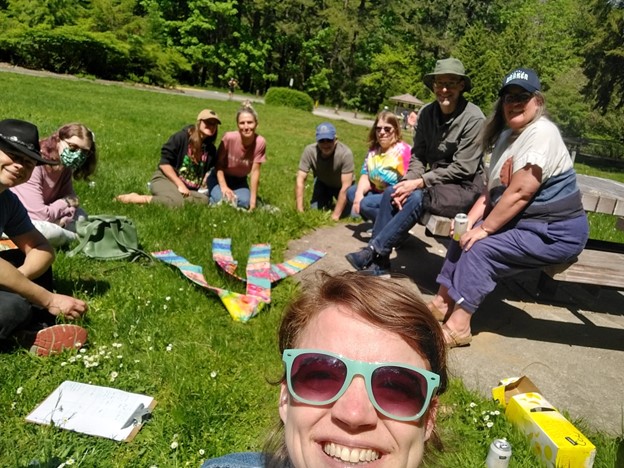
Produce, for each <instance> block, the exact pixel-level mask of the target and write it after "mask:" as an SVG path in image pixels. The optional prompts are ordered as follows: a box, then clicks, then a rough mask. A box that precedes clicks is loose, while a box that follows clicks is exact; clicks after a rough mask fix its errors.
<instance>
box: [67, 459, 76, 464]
mask: <svg viewBox="0 0 624 468" xmlns="http://www.w3.org/2000/svg"><path fill="white" fill-rule="evenodd" d="M74 463H76V460H74V459H73V458H70V459H68V460H67V461H66V462H65V464H66V465H73V464H74Z"/></svg>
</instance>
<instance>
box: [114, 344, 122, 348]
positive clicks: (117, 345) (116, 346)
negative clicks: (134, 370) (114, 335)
mask: <svg viewBox="0 0 624 468" xmlns="http://www.w3.org/2000/svg"><path fill="white" fill-rule="evenodd" d="M122 346H123V344H121V343H113V348H121V347H122Z"/></svg>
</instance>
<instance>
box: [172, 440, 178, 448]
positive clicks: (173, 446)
mask: <svg viewBox="0 0 624 468" xmlns="http://www.w3.org/2000/svg"><path fill="white" fill-rule="evenodd" d="M177 448H178V443H177V442H176V441H175V440H174V441H173V442H171V450H175V449H177Z"/></svg>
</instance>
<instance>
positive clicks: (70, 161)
mask: <svg viewBox="0 0 624 468" xmlns="http://www.w3.org/2000/svg"><path fill="white" fill-rule="evenodd" d="M60 158H61V163H62V164H63V166H65V167H69V168H70V169H71V170H72V171H75V170H77V169H78V168H79V167H80V166H82V164H83V163H84V162H85V160H86V159H87V152H86V151H83V150H81V149H77V150H75V151H72V150H71V149H69V147H67V148H64V149H63V151H62V152H61V154H60Z"/></svg>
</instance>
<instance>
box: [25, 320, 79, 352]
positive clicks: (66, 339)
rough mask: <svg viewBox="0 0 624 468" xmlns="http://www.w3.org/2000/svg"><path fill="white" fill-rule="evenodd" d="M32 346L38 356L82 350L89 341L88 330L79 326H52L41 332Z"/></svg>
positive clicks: (31, 349) (32, 350)
mask: <svg viewBox="0 0 624 468" xmlns="http://www.w3.org/2000/svg"><path fill="white" fill-rule="evenodd" d="M34 338H35V340H34V342H33V343H32V345H31V346H30V352H31V353H32V354H35V355H37V356H50V355H53V354H59V353H60V352H62V351H63V350H64V349H80V348H81V347H82V345H84V344H85V343H86V341H87V330H85V329H84V328H82V327H79V326H78V325H68V324H63V325H52V326H51V327H47V328H44V329H42V330H39V331H38V332H37V334H36V335H35V337H34Z"/></svg>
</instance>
